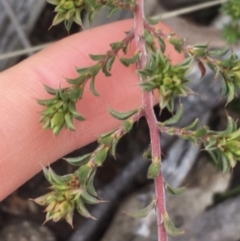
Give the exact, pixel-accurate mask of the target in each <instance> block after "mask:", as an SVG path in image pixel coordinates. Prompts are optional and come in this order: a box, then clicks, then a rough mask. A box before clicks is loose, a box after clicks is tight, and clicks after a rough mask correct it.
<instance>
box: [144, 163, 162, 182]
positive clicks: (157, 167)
mask: <svg viewBox="0 0 240 241" xmlns="http://www.w3.org/2000/svg"><path fill="white" fill-rule="evenodd" d="M160 171H161V162H160V160H159V159H158V158H156V159H154V160H153V161H152V163H151V164H150V166H149V168H148V173H147V178H149V179H155V178H156V177H157V176H158V174H159V173H160Z"/></svg>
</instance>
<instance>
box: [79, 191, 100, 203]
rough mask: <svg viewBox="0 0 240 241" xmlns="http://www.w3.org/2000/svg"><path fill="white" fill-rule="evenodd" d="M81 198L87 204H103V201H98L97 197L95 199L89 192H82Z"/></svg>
mask: <svg viewBox="0 0 240 241" xmlns="http://www.w3.org/2000/svg"><path fill="white" fill-rule="evenodd" d="M81 198H82V199H83V200H84V202H85V203H87V204H98V203H100V202H103V201H101V200H99V199H97V198H96V197H93V196H92V195H90V194H89V193H88V192H87V191H83V192H82V194H81Z"/></svg>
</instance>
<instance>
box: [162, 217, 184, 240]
mask: <svg viewBox="0 0 240 241" xmlns="http://www.w3.org/2000/svg"><path fill="white" fill-rule="evenodd" d="M163 223H164V227H165V229H166V232H167V234H169V235H171V236H180V235H182V234H184V233H185V232H184V231H183V230H180V229H178V228H176V227H175V226H174V224H173V223H172V222H171V220H170V218H169V216H168V213H167V212H165V213H164V215H163Z"/></svg>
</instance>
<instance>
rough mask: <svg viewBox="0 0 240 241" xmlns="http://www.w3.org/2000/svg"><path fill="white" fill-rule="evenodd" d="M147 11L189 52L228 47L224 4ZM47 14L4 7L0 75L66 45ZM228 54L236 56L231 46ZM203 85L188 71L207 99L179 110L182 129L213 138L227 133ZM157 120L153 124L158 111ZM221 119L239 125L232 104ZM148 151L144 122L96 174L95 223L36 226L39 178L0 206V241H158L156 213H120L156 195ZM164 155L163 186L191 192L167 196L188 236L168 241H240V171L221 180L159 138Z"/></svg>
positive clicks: (164, 3) (200, 156)
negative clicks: (193, 126) (193, 127)
mask: <svg viewBox="0 0 240 241" xmlns="http://www.w3.org/2000/svg"><path fill="white" fill-rule="evenodd" d="M145 2H146V4H145V12H146V15H147V16H149V17H150V16H151V17H153V16H161V17H162V21H163V22H166V23H167V24H168V25H169V26H170V27H171V28H172V29H173V30H174V31H176V32H177V33H178V34H179V35H180V36H181V37H186V39H187V41H188V42H189V43H192V44H195V43H199V44H205V43H210V46H211V48H213V49H214V48H217V47H221V46H225V45H226V43H225V41H224V40H223V39H222V33H221V31H220V29H221V28H222V27H223V26H224V24H225V23H226V22H228V21H229V19H228V18H227V17H225V16H223V15H222V14H221V11H220V9H221V3H223V2H225V1H224V0H223V1H220V0H219V1H209V0H208V1H204V0H147V1H145ZM53 9H54V8H53V6H52V5H49V4H46V1H45V0H18V1H15V0H0V71H4V70H5V69H7V68H10V67H11V66H14V65H15V64H17V63H19V62H20V61H22V60H24V59H25V58H28V57H29V56H31V55H32V54H34V52H36V51H39V50H41V49H43V48H44V47H46V46H47V45H49V44H51V43H53V42H55V41H57V40H59V39H61V38H64V37H67V36H68V33H67V31H66V30H65V28H64V26H63V25H62V24H60V25H58V26H56V27H53V28H51V29H50V30H48V29H49V26H50V25H51V22H52V19H53V15H54V14H53ZM239 11H240V10H239ZM131 17H132V16H131V13H129V12H127V11H120V12H117V13H116V14H114V15H113V16H112V17H111V18H110V19H107V18H106V11H105V10H104V9H103V10H102V11H100V12H99V13H98V14H97V16H96V18H95V19H94V21H93V24H92V26H89V24H88V23H87V21H84V26H85V28H86V29H87V28H90V27H96V26H98V25H102V24H106V23H108V22H112V21H117V20H120V19H126V18H131ZM83 18H85V16H84V15H83ZM79 31H81V29H80V28H79V26H77V25H74V26H73V28H72V30H71V32H70V34H74V33H77V32H79ZM233 48H234V50H235V51H236V52H237V53H239V49H238V46H237V45H236V46H234V47H233ZM59 76H61V75H59ZM199 77H200V74H199V72H198V71H197V69H193V70H192V72H191V73H190V78H191V79H192V80H193V82H192V84H191V85H192V88H193V89H194V90H195V91H196V92H199V93H204V95H201V96H194V97H193V96H190V97H188V98H185V99H183V100H182V102H183V104H184V106H185V114H184V117H183V119H182V120H181V123H180V124H181V125H187V124H189V123H190V122H191V121H193V120H194V119H195V118H197V117H198V118H200V120H201V124H202V125H204V124H208V125H210V127H211V128H212V129H214V130H221V129H224V128H225V127H226V111H225V110H224V105H225V103H226V102H225V100H224V99H222V98H221V87H220V85H219V84H218V83H219V81H218V82H217V81H214V82H213V81H212V80H213V78H214V76H213V75H212V74H211V73H210V72H207V74H206V75H205V77H203V78H201V79H200V80H199ZM155 111H156V114H157V115H158V114H159V108H158V107H157V106H156V107H155ZM227 112H228V114H230V115H231V116H232V117H233V118H234V119H236V120H237V119H238V118H239V114H240V102H239V99H238V98H236V99H235V100H234V101H233V102H232V103H231V104H229V105H228V106H227ZM169 116H170V114H169V113H168V112H166V111H163V115H162V116H161V118H162V119H166V118H167V117H169ZM148 144H149V135H148V128H147V125H146V122H145V120H144V119H141V120H140V121H139V123H138V125H135V126H134V128H133V130H132V131H131V132H130V133H129V134H128V135H126V136H125V137H124V138H123V139H122V140H121V141H120V143H119V145H118V147H117V161H115V160H114V159H113V158H112V157H111V156H109V157H108V158H107V161H106V162H105V164H104V166H103V167H102V168H100V169H99V171H98V173H97V177H96V182H95V186H96V187H97V190H98V192H99V194H100V196H101V197H103V198H104V199H106V200H109V202H108V203H104V204H99V205H97V206H94V207H89V208H90V210H91V212H92V214H93V216H96V217H97V219H98V220H97V221H92V220H86V219H84V218H82V217H80V216H79V215H78V214H76V215H75V217H74V227H75V229H71V228H70V227H69V226H68V225H67V224H66V223H65V222H64V221H61V222H59V223H57V224H54V223H52V222H49V223H46V224H45V225H44V226H42V223H43V222H44V220H45V214H44V213H43V212H42V208H41V207H39V206H38V205H36V204H35V203H33V202H32V201H30V200H29V198H30V197H31V198H35V197H38V196H40V195H43V194H44V193H45V191H46V188H47V187H48V183H47V182H46V180H45V178H44V177H43V174H42V173H39V174H37V175H36V176H35V177H34V178H32V179H31V180H29V181H28V182H27V183H26V184H24V185H23V186H22V187H20V188H19V189H18V190H16V191H15V192H14V193H12V194H11V195H10V196H9V197H7V198H6V199H5V200H4V201H3V202H1V203H0V241H16V240H19V241H120V240H121V241H122V240H125V241H157V238H156V218H155V215H154V213H150V215H149V216H148V217H147V218H145V219H139V220H133V219H131V218H129V217H128V216H126V215H124V214H123V213H122V210H125V211H126V210H136V209H140V208H143V207H145V206H146V205H147V204H148V203H149V201H150V200H151V199H152V197H153V195H154V189H153V183H152V181H150V180H147V179H146V169H147V166H148V165H149V163H148V162H147V161H146V160H143V159H142V156H141V154H142V153H143V152H144V150H146V148H147V147H148ZM96 146H97V144H96V143H91V144H90V145H88V146H86V147H84V148H81V149H79V150H76V151H75V152H74V153H69V155H70V156H77V155H81V154H84V153H88V152H90V151H93V150H94V149H95V148H96ZM13 148H14V147H13ZM162 149H163V160H164V164H163V170H164V176H165V179H166V181H167V182H168V183H170V184H171V185H173V186H181V185H186V186H187V187H188V188H187V191H186V192H185V193H184V194H182V195H181V196H178V197H172V196H167V206H168V211H169V214H170V216H171V219H172V221H173V222H174V223H175V224H176V226H177V227H179V228H182V229H184V230H186V235H184V236H183V237H180V238H171V239H170V240H171V241H174V240H176V241H177V240H180V241H183V240H185V241H188V240H201V241H215V240H216V241H240V233H239V230H240V215H239V214H240V205H239V204H240V197H239V193H240V179H239V174H240V165H237V166H236V167H235V168H234V170H233V171H232V172H231V173H227V174H222V172H221V170H220V169H219V168H218V167H216V166H214V165H213V164H212V161H211V158H210V157H209V156H208V155H207V154H206V153H205V152H201V146H198V147H196V146H193V145H192V144H191V143H189V142H187V141H183V140H179V139H175V138H169V137H166V136H162ZM52 167H53V169H54V170H55V171H56V172H57V173H58V174H60V175H62V174H66V172H67V173H70V172H72V171H73V170H74V169H73V167H71V166H69V165H67V163H66V162H64V161H63V160H59V161H58V162H56V163H55V164H53V165H52ZM1 185H2V184H1Z"/></svg>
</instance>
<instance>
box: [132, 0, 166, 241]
mask: <svg viewBox="0 0 240 241" xmlns="http://www.w3.org/2000/svg"><path fill="white" fill-rule="evenodd" d="M136 3H137V6H136V8H135V10H134V33H135V41H136V47H137V50H139V52H140V55H139V61H138V68H139V69H142V68H144V67H145V66H146V64H147V50H146V47H145V42H144V38H143V35H144V24H145V19H144V9H143V8H144V0H136ZM139 79H140V81H145V80H143V79H141V77H139ZM142 104H143V108H144V111H145V117H146V120H147V123H148V126H149V131H150V138H151V149H152V150H151V151H152V158H153V159H155V158H157V159H158V160H159V161H161V149H160V136H159V130H158V126H157V120H156V116H155V113H154V111H153V95H152V93H151V92H145V91H143V93H142ZM155 193H156V200H157V204H156V212H157V221H158V223H157V225H158V241H167V240H168V238H167V233H166V230H165V228H164V224H163V215H164V213H165V211H166V207H165V190H164V181H163V175H162V172H160V173H159V175H158V177H157V178H156V179H155Z"/></svg>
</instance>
